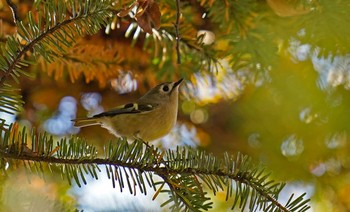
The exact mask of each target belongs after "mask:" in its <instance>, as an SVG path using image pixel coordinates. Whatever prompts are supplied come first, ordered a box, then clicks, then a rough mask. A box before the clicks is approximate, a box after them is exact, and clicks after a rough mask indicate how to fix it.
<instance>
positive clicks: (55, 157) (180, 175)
mask: <svg viewBox="0 0 350 212" xmlns="http://www.w3.org/2000/svg"><path fill="white" fill-rule="evenodd" d="M2 134H3V135H4V136H3V138H0V158H2V159H3V160H0V167H3V166H4V163H10V166H11V163H12V161H24V163H25V162H27V163H28V162H29V161H30V162H31V163H33V164H34V169H35V170H36V172H38V173H43V172H44V171H43V168H42V165H41V164H42V163H44V164H48V165H49V166H52V164H55V165H59V166H58V167H60V168H61V174H65V176H66V178H67V180H68V181H69V182H70V183H71V179H74V180H75V182H76V183H77V184H78V185H79V186H80V185H81V180H82V181H83V183H84V184H86V183H87V182H86V180H85V177H84V175H85V174H91V175H92V176H93V177H94V178H96V179H97V178H98V176H97V174H96V172H97V170H98V169H99V168H98V165H105V166H106V172H107V175H108V176H110V178H111V179H112V182H113V186H115V184H116V182H118V183H119V184H121V186H120V188H121V190H122V188H124V185H123V184H124V183H126V184H127V187H128V188H129V191H130V193H132V194H135V192H136V191H135V187H136V186H137V187H139V188H140V190H141V192H142V193H146V187H145V182H146V181H147V182H148V183H149V185H150V186H151V187H153V188H154V190H155V191H156V190H157V189H156V186H157V185H159V184H164V183H166V184H167V185H168V186H169V188H170V190H168V189H165V188H163V186H161V187H160V188H159V189H160V190H159V191H157V192H156V193H159V192H166V193H168V194H169V198H170V199H169V200H168V201H166V202H165V203H164V204H163V205H165V204H169V203H171V204H172V205H171V206H170V208H171V209H172V210H174V211H178V210H188V209H190V210H193V211H200V210H207V209H209V208H211V202H208V200H209V198H208V197H206V195H205V194H206V193H205V192H204V191H203V186H202V184H206V185H207V186H208V188H209V189H210V190H212V191H213V192H214V194H215V192H216V191H218V190H225V189H226V190H227V191H228V192H227V197H226V198H227V199H228V198H231V197H232V190H233V185H234V184H233V182H235V183H236V184H235V185H236V186H235V188H234V189H235V192H236V194H235V197H234V205H233V208H234V207H235V206H236V205H237V203H239V205H238V206H239V207H240V208H242V209H244V208H245V207H246V205H247V203H248V201H249V205H248V206H249V210H252V211H254V210H255V209H257V208H260V209H262V210H273V211H275V210H277V211H292V209H296V208H298V211H305V210H307V209H308V208H309V206H308V205H307V202H308V200H304V199H303V197H298V198H296V199H294V200H292V199H293V197H291V198H290V201H288V203H287V204H286V206H283V205H282V204H280V203H279V202H278V200H277V197H278V194H279V192H280V191H281V190H282V188H283V186H284V184H283V183H282V184H281V183H274V181H271V180H270V181H268V180H267V179H268V177H269V175H266V174H263V173H264V170H263V169H262V168H261V166H256V165H254V164H253V163H251V160H250V159H249V158H248V157H246V156H242V155H240V154H239V155H238V156H237V158H234V157H232V156H229V155H228V154H225V157H224V158H223V159H220V158H217V157H214V156H213V155H210V154H207V153H205V152H204V151H200V150H195V149H191V148H184V147H183V148H177V149H176V150H175V151H172V150H168V151H167V152H166V153H165V155H164V156H161V158H159V156H160V155H162V154H161V153H160V150H159V149H154V148H153V146H151V147H148V148H145V146H144V143H143V141H140V140H135V141H134V142H133V143H131V144H128V142H127V140H126V139H119V140H118V141H116V142H113V143H112V142H111V143H110V144H109V145H108V146H106V147H105V148H104V155H105V157H104V158H98V157H97V156H98V155H97V150H96V148H95V147H93V146H90V145H87V144H86V142H85V141H83V140H82V139H78V138H73V137H72V138H71V139H69V140H67V139H61V140H60V141H59V142H58V144H57V146H55V145H53V142H54V141H53V138H52V137H51V136H49V135H47V134H39V135H38V134H37V133H34V132H33V131H32V132H31V133H30V135H28V134H27V132H26V130H25V129H23V130H20V129H19V127H18V125H11V126H10V127H9V129H8V130H6V131H4V130H2ZM28 141H31V144H30V143H28ZM28 144H29V145H28ZM27 146H32V148H31V149H30V148H28V147H27ZM62 165H63V166H62ZM27 167H29V168H30V167H31V166H30V165H27ZM112 167H114V168H112ZM30 169H33V168H30ZM84 170H85V171H84ZM2 171H5V169H3V170H2ZM98 171H99V170H98ZM153 174H155V175H158V176H160V177H161V178H162V179H163V180H164V181H163V182H153V179H152V175H153Z"/></svg>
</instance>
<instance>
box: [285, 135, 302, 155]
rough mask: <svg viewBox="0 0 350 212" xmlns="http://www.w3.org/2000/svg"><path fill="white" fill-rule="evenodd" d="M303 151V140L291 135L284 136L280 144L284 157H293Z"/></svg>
mask: <svg viewBox="0 0 350 212" xmlns="http://www.w3.org/2000/svg"><path fill="white" fill-rule="evenodd" d="M303 151H304V142H303V140H301V139H299V138H297V137H296V135H291V136H289V137H288V138H286V139H285V140H284V141H283V142H282V144H281V152H282V154H283V155H284V156H286V157H295V156H298V155H300V154H301V153H302V152H303Z"/></svg>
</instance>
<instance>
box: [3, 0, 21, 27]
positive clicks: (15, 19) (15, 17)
mask: <svg viewBox="0 0 350 212" xmlns="http://www.w3.org/2000/svg"><path fill="white" fill-rule="evenodd" d="M6 3H7V4H8V6H9V7H10V9H11V11H12V16H13V22H15V24H17V22H20V21H21V19H20V18H19V16H18V11H17V6H16V5H15V4H14V3H13V2H12V1H11V0H6Z"/></svg>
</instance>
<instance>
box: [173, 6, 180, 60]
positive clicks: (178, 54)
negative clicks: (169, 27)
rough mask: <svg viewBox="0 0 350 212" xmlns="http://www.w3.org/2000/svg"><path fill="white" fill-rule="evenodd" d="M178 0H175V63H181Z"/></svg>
mask: <svg viewBox="0 0 350 212" xmlns="http://www.w3.org/2000/svg"><path fill="white" fill-rule="evenodd" d="M180 16H181V13H180V0H176V22H175V24H174V27H175V35H176V54H177V64H181V54H180V39H181V38H180V33H179V26H180Z"/></svg>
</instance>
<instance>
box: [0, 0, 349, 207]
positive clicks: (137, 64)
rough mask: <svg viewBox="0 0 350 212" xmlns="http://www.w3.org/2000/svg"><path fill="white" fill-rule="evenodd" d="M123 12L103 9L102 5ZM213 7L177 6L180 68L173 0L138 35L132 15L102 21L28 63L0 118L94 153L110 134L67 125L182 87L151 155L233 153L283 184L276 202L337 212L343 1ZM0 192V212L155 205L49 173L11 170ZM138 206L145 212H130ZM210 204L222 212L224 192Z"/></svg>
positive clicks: (7, 14)
mask: <svg viewBox="0 0 350 212" xmlns="http://www.w3.org/2000/svg"><path fill="white" fill-rule="evenodd" d="M13 2H14V3H16V4H17V6H18V9H19V14H21V16H22V17H23V18H25V16H24V15H25V14H26V13H27V12H28V10H31V9H33V5H32V4H33V2H32V1H26V0H17V1H13ZM132 2H133V1H116V8H117V9H118V8H119V10H120V8H125V7H126V6H125V5H130V4H131V3H132ZM150 2H152V4H153V3H154V2H153V1H150ZM224 2H225V4H223V3H222V1H217V0H216V1H215V0H197V1H196V0H187V1H182V0H181V14H182V16H181V22H180V26H179V29H180V35H181V37H182V40H181V42H180V47H181V48H180V50H181V59H182V63H181V64H177V62H176V61H177V56H178V55H177V52H176V42H175V37H176V35H175V34H174V26H173V23H174V22H175V17H176V6H175V2H174V1H170V0H169V1H167V0H165V1H159V2H157V3H155V4H157V5H156V6H157V7H159V11H160V14H161V16H160V17H158V18H160V21H161V25H160V29H159V30H156V29H154V28H153V29H151V31H149V32H150V33H152V34H150V33H145V32H144V31H147V28H146V29H145V28H142V25H141V26H140V23H138V24H137V21H135V17H133V11H132V10H130V11H129V12H130V14H129V15H128V16H126V17H119V16H115V17H114V19H113V21H112V23H111V24H110V25H109V26H108V27H107V28H105V29H103V30H101V31H100V32H99V33H98V34H96V35H93V36H88V37H84V38H80V39H79V40H78V41H77V44H76V45H75V46H74V47H73V48H72V49H69V50H68V51H67V54H66V55H63V57H62V59H59V60H58V61H55V62H53V63H50V64H47V63H45V62H44V61H43V60H42V61H41V60H39V61H38V64H36V65H33V66H31V67H30V69H29V70H28V71H30V73H31V74H32V75H33V77H32V78H21V82H20V84H19V85H20V87H21V94H22V95H23V100H24V102H25V104H24V110H23V112H22V113H20V114H16V115H13V116H11V115H7V114H4V113H0V116H1V117H2V118H5V119H6V120H7V121H8V123H11V122H14V121H18V122H19V123H20V124H21V125H23V126H28V127H30V128H32V127H35V128H37V129H38V130H40V131H47V132H49V133H50V134H52V135H55V137H56V138H57V139H58V138H61V137H63V136H70V135H79V136H80V137H83V138H86V139H87V140H88V142H89V143H91V144H93V145H96V146H98V147H100V148H101V150H102V148H103V145H105V144H107V143H108V142H109V141H110V140H112V139H114V138H113V136H112V135H110V134H109V133H108V132H107V131H106V130H104V129H101V128H99V127H89V128H84V129H78V128H75V127H73V125H72V122H71V121H70V120H71V119H74V118H76V117H86V116H92V115H94V114H97V113H100V112H102V111H104V110H107V109H110V108H113V107H115V106H117V105H120V104H125V103H128V102H130V101H133V100H135V99H137V98H138V97H140V96H141V95H143V94H144V93H145V92H146V91H147V90H149V89H150V88H152V87H153V86H155V85H157V84H159V83H161V82H164V81H172V80H176V79H179V78H182V77H183V78H185V83H183V84H182V86H181V96H180V102H179V115H178V123H177V125H176V126H175V128H174V129H173V131H172V132H171V133H170V134H169V135H168V136H166V137H164V138H163V139H161V140H159V141H156V142H155V143H156V144H157V145H158V146H160V147H162V148H166V149H168V148H175V147H176V145H188V146H193V147H196V148H201V149H205V150H206V151H208V152H212V153H213V154H215V155H217V156H221V155H222V154H223V152H225V151H227V152H229V153H231V154H236V153H237V152H241V153H243V154H247V155H249V156H251V157H253V158H254V160H255V161H256V162H257V163H259V162H261V163H263V164H265V165H266V167H267V169H268V170H270V171H271V172H272V177H273V179H275V180H280V181H285V182H287V183H288V186H287V187H286V189H285V190H284V192H283V193H282V199H283V196H284V195H285V198H288V196H289V195H290V194H291V193H293V192H294V193H296V194H301V193H304V192H307V196H308V197H309V198H311V206H312V209H311V211H349V210H350V197H349V195H348V192H349V191H350V173H349V169H350V143H349V141H350V140H349V139H350V138H348V136H349V133H350V113H349V111H350V93H349V89H350V54H349V53H350V40H349V35H350V27H349V23H350V16H349V13H350V2H349V1H347V0H343V1H342V0H332V1H330V0H305V1H303V0H289V1H287V0H266V1H262V0H255V1H253V0H245V1H243V0H242V1H240V0H237V1H232V2H230V1H224ZM150 4H151V3H150ZM156 6H154V5H153V7H150V8H153V9H152V10H156V9H154V8H155V7H156ZM117 9H116V10H117ZM134 12H135V11H134ZM151 12H154V11H151ZM0 18H1V20H0V32H1V42H5V41H6V36H7V35H11V34H13V33H14V32H15V29H16V28H15V26H14V24H13V19H12V14H11V11H10V10H9V7H8V6H7V5H6V3H5V2H4V1H2V2H1V3H0ZM153 18H154V17H153ZM155 19H157V17H156V18H155ZM153 25H154V23H153V24H151V26H153ZM143 27H147V26H143ZM148 30H149V29H148ZM27 178H29V179H27ZM28 180H29V181H31V183H30V184H28V183H27V181H28ZM1 181H2V184H1V192H2V196H1V197H2V203H1V205H2V207H3V208H8V209H12V211H15V210H16V209H19V210H21V209H23V208H35V209H38V208H39V209H40V207H41V208H43V209H44V210H47V209H48V208H50V209H52V210H56V211H60V210H65V209H68V208H70V209H72V208H75V207H77V208H79V209H84V210H85V211H102V210H150V211H158V210H160V209H159V205H160V204H161V203H162V201H164V200H165V199H162V197H160V198H158V199H157V200H156V201H154V202H152V201H151V200H150V199H151V198H152V194H150V197H149V196H144V195H138V196H137V197H133V196H131V195H130V198H129V197H128V195H129V194H128V192H124V193H122V194H121V193H120V192H119V190H118V189H113V188H111V182H110V181H109V180H108V179H107V178H106V176H104V175H103V172H102V173H101V180H98V181H96V180H93V179H91V181H90V182H88V184H87V185H83V187H82V188H78V187H77V186H76V185H73V186H69V185H68V183H66V182H65V181H63V180H62V179H61V178H60V176H56V175H55V174H52V175H51V176H45V180H43V179H42V178H40V177H39V176H36V175H33V176H30V177H28V176H27V175H26V174H25V173H24V171H21V170H20V169H18V170H17V169H16V170H13V171H11V172H10V173H9V175H8V176H1ZM13 185H17V186H16V187H15V188H14V186H13ZM28 191H30V192H28ZM32 193H34V194H35V195H32ZM121 198H122V199H123V201H120V199H121ZM135 198H137V200H136V199H135ZM139 198H140V199H139ZM165 198H166V197H165ZM18 199H21V201H20V203H18ZM42 200H44V201H42ZM97 200H101V201H104V202H103V203H100V202H99V201H97ZM147 200H149V201H150V204H148V205H147V207H149V208H146V209H145V208H142V205H144V202H145V201H147ZM284 201H286V200H284ZM42 202H45V204H46V205H42ZM96 203H98V204H96ZM102 206H104V207H102ZM214 206H215V208H216V209H217V210H224V209H225V210H226V209H227V208H230V204H229V203H226V202H225V193H222V195H221V196H220V194H219V195H218V197H216V198H215V204H214Z"/></svg>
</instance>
